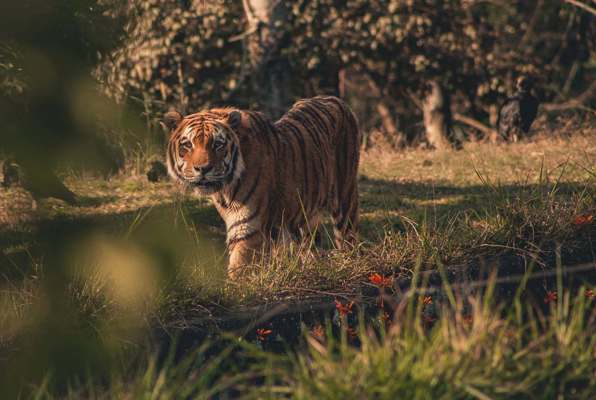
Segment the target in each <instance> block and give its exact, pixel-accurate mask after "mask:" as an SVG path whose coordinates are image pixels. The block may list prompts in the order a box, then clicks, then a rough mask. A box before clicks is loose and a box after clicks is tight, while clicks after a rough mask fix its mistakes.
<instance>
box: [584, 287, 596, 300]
mask: <svg viewBox="0 0 596 400" xmlns="http://www.w3.org/2000/svg"><path fill="white" fill-rule="evenodd" d="M584 295H585V296H586V297H587V298H588V299H593V298H594V291H593V290H592V289H586V291H585V292H584Z"/></svg>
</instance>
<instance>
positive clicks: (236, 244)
mask: <svg viewBox="0 0 596 400" xmlns="http://www.w3.org/2000/svg"><path fill="white" fill-rule="evenodd" d="M263 245H264V241H263V235H261V234H260V233H258V232H255V233H254V234H253V235H251V236H250V237H247V238H245V239H242V240H238V241H234V240H233V239H232V240H229V241H228V253H229V257H230V261H229V263H228V278H230V279H232V280H234V279H236V278H237V277H238V276H239V275H240V273H241V270H242V268H243V267H244V266H246V265H248V264H251V263H253V262H255V261H256V259H257V257H258V256H259V255H260V254H261V252H262V251H263Z"/></svg>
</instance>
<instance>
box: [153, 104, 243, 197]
mask: <svg viewBox="0 0 596 400" xmlns="http://www.w3.org/2000/svg"><path fill="white" fill-rule="evenodd" d="M164 119H165V124H164V125H165V126H166V128H167V129H169V130H170V131H171V133H170V139H169V142H168V151H167V165H168V172H169V174H170V176H171V177H172V178H173V179H174V180H175V181H177V182H179V183H181V184H182V185H184V186H185V187H188V188H190V189H192V190H194V192H195V193H197V194H200V195H210V194H214V193H217V192H218V191H220V190H221V189H222V188H223V187H224V186H225V185H227V184H229V183H231V182H232V181H233V180H234V179H238V178H239V177H240V175H241V174H242V171H243V169H244V164H243V160H242V154H241V152H240V142H239V139H238V135H237V130H238V129H239V127H240V125H241V124H242V114H241V112H240V111H237V110H211V111H205V112H199V113H196V114H191V115H187V116H186V117H183V116H182V115H181V114H180V113H179V112H177V111H170V112H168V113H167V114H166V115H165V116H164Z"/></svg>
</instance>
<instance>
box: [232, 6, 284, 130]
mask: <svg viewBox="0 0 596 400" xmlns="http://www.w3.org/2000/svg"><path fill="white" fill-rule="evenodd" d="M243 6H244V12H245V14H246V19H247V22H248V35H247V45H248V54H249V57H250V63H251V66H252V69H253V72H254V73H253V89H254V91H255V93H256V95H257V97H258V99H259V101H260V103H261V106H262V107H263V108H264V111H265V112H266V113H267V114H268V115H269V116H270V117H272V118H278V117H280V116H281V115H283V114H284V112H285V111H286V110H287V108H288V107H289V106H290V105H291V101H292V97H291V77H290V63H289V61H288V59H287V58H286V57H285V56H283V54H282V50H283V47H284V46H285V44H286V42H287V40H288V38H287V33H286V32H285V30H284V26H285V23H284V21H285V19H286V18H287V15H288V12H289V11H288V9H287V6H286V4H285V2H283V1H279V0H243Z"/></svg>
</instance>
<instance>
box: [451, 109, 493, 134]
mask: <svg viewBox="0 0 596 400" xmlns="http://www.w3.org/2000/svg"><path fill="white" fill-rule="evenodd" d="M453 119H454V120H455V121H458V122H461V123H462V124H466V125H468V126H471V127H472V128H475V129H478V130H479V131H480V132H482V133H484V134H485V135H486V136H487V137H489V138H493V137H496V136H497V131H496V130H494V129H493V128H491V127H490V126H486V125H484V124H483V123H482V122H480V121H478V120H476V119H474V118H470V117H466V116H465V115H463V114H459V113H455V114H453Z"/></svg>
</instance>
